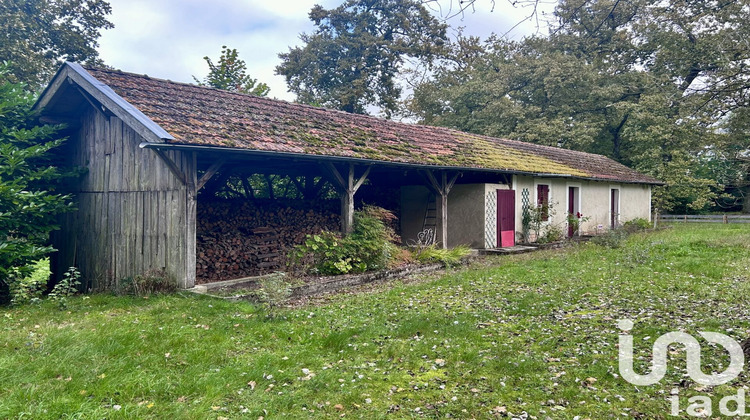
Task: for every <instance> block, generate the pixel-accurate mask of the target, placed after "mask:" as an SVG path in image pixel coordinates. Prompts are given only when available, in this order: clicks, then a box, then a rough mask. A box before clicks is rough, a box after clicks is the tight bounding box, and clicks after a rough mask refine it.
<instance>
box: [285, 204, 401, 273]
mask: <svg viewBox="0 0 750 420" xmlns="http://www.w3.org/2000/svg"><path fill="white" fill-rule="evenodd" d="M394 219H395V216H394V215H393V213H391V212H389V211H388V210H385V209H382V208H380V207H374V206H366V207H365V208H363V209H362V210H359V211H356V212H355V213H354V229H353V231H352V233H351V234H349V235H347V236H346V237H341V236H340V235H339V234H338V233H335V232H327V231H324V232H321V233H320V234H316V235H307V237H306V239H305V243H304V244H302V245H299V246H297V247H296V248H295V249H294V250H293V251H292V254H291V261H292V264H293V265H294V266H295V267H296V268H297V269H301V270H303V271H305V272H310V273H313V274H323V275H335V274H346V273H362V272H365V271H372V270H379V269H383V268H386V267H388V265H389V263H390V261H391V260H392V259H393V257H394V255H395V253H396V250H397V248H396V246H395V245H394V244H393V241H395V240H396V239H397V236H396V234H395V232H394V231H393V229H391V228H390V227H389V225H388V224H389V223H390V222H391V221H393V220H394Z"/></svg>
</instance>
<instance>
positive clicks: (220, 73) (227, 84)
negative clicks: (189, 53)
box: [193, 45, 271, 96]
mask: <svg viewBox="0 0 750 420" xmlns="http://www.w3.org/2000/svg"><path fill="white" fill-rule="evenodd" d="M203 59H204V60H206V63H207V64H208V69H209V71H208V76H206V77H205V78H204V79H203V81H201V80H198V78H196V77H195V76H193V79H194V80H195V81H196V82H197V83H198V84H199V85H201V86H210V87H213V88H216V89H223V90H228V91H230V92H240V93H251V94H253V95H257V96H267V95H268V92H269V91H270V90H271V89H270V88H269V87H268V85H267V84H265V83H258V80H257V79H253V78H252V77H250V76H249V75H248V74H247V65H245V62H244V61H243V60H240V58H239V54H238V53H237V50H236V49H229V48H227V46H226V45H224V46H222V47H221V56H220V57H219V61H218V63H217V64H214V63H213V61H211V59H210V58H209V57H203Z"/></svg>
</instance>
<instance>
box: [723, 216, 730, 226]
mask: <svg viewBox="0 0 750 420" xmlns="http://www.w3.org/2000/svg"><path fill="white" fill-rule="evenodd" d="M727 223H729V216H727V215H726V214H725V215H724V224H725V225H726V224H727Z"/></svg>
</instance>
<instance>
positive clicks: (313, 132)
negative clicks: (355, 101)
mask: <svg viewBox="0 0 750 420" xmlns="http://www.w3.org/2000/svg"><path fill="white" fill-rule="evenodd" d="M36 108H37V109H38V110H39V111H40V115H41V120H42V121H43V122H48V123H64V124H66V125H67V129H66V131H65V134H66V135H67V136H69V140H68V141H67V142H66V144H65V146H64V148H63V149H62V150H61V152H60V153H62V154H63V155H64V156H63V157H64V160H66V162H67V164H69V165H72V166H77V167H81V168H84V169H85V174H84V175H83V176H82V177H81V178H79V179H78V180H76V181H75V182H72V183H71V185H70V186H69V188H70V192H71V193H73V194H74V195H75V197H76V199H77V207H78V211H77V212H73V213H70V214H67V215H65V216H63V218H62V220H60V225H61V230H60V231H58V232H56V233H55V234H54V237H53V245H54V246H55V248H57V249H58V251H57V252H56V253H55V254H54V255H53V268H55V272H56V273H57V274H58V275H59V273H60V272H61V271H62V270H64V269H65V268H67V267H69V266H76V267H78V268H79V269H80V271H81V273H82V274H83V277H84V279H85V281H86V284H87V286H88V287H90V288H95V289H106V288H112V287H114V286H115V285H116V284H117V283H118V282H119V281H121V280H122V279H125V278H128V277H133V276H136V275H139V274H143V273H144V272H146V271H147V270H151V269H160V270H164V271H166V272H167V273H169V274H170V275H172V276H174V277H175V278H176V279H178V281H179V282H180V284H181V285H182V286H183V287H192V286H193V285H194V284H196V255H197V254H200V256H201V257H202V258H204V260H205V259H206V258H208V257H206V255H209V256H217V254H216V252H215V250H214V251H211V252H213V253H211V252H208V251H206V250H205V249H204V248H202V247H205V246H208V245H204V243H206V244H207V243H209V242H210V241H213V242H216V241H219V240H221V238H222V236H223V235H234V236H235V237H236V238H237V239H236V241H235V242H234V243H239V242H241V241H242V240H243V236H248V237H252V236H253V235H255V236H258V232H269V231H272V230H274V229H276V230H279V229H282V228H283V224H284V220H282V219H280V218H279V216H278V215H279V214H286V213H285V212H283V211H282V212H278V213H274V215H273V216H272V217H268V220H262V221H258V220H251V219H253V217H249V216H247V215H243V214H241V213H243V212H247V210H246V209H247V207H246V206H245V207H242V206H234V207H232V205H230V204H226V203H224V202H223V203H222V205H225V204H226V205H225V207H224V210H223V213H221V218H230V217H238V216H245V217H244V219H243V220H245V222H247V223H248V226H249V227H248V229H247V231H244V230H242V229H240V231H237V232H235V231H227V230H226V229H225V230H224V231H222V232H219V233H217V232H213V234H212V232H202V233H201V232H200V230H201V229H207V230H210V229H213V228H214V227H215V226H218V225H220V224H221V223H220V222H221V220H219V221H217V222H216V223H213V222H211V223H208V222H206V221H205V220H203V219H201V217H199V216H198V214H199V212H200V211H199V207H200V206H204V207H205V206H208V205H209V204H210V203H211V200H212V199H214V198H216V197H217V196H219V195H222V194H223V193H221V191H223V190H222V188H224V187H226V186H227V185H228V186H229V188H230V189H231V188H234V189H242V188H243V186H244V190H245V192H249V193H250V194H248V199H249V200H251V199H255V204H254V206H256V207H254V208H256V209H258V208H260V209H261V210H262V208H263V206H267V205H268V203H269V202H271V201H273V199H276V202H278V197H274V194H275V193H274V190H273V189H272V188H270V185H271V181H270V178H271V177H272V176H275V177H276V179H277V180H278V179H282V177H283V179H284V180H286V189H287V190H289V189H290V188H291V190H293V191H294V194H292V195H290V197H293V198H295V199H296V200H297V202H295V203H292V206H296V207H298V208H302V211H305V210H306V209H307V207H304V206H312V204H310V203H317V202H324V201H325V200H326V199H327V198H326V196H325V193H324V192H323V193H321V191H325V190H326V187H325V186H328V190H329V191H335V195H336V196H338V197H340V198H339V199H338V200H340V206H339V207H338V208H340V211H339V212H338V216H340V220H341V229H342V230H343V231H347V230H348V229H350V228H351V225H352V214H353V210H354V208H355V205H359V204H361V202H362V201H365V202H367V203H370V204H373V203H374V204H379V205H383V206H385V207H389V209H391V210H393V211H394V212H395V213H397V214H398V215H399V217H400V224H399V225H398V229H399V231H400V233H401V236H402V238H403V240H404V242H405V243H407V242H409V241H411V240H416V239H417V236H418V235H419V233H420V232H422V231H424V230H425V227H430V228H431V229H433V230H434V232H435V237H436V238H435V240H436V242H437V243H439V244H441V245H443V246H447V245H451V246H452V245H455V244H459V243H465V244H470V245H472V246H474V247H478V248H493V247H499V246H507V245H510V244H513V243H514V242H515V239H516V236H517V234H518V230H519V226H520V221H521V220H520V218H521V213H522V211H523V209H524V208H528V206H529V205H536V204H539V203H542V202H543V201H544V200H550V202H551V200H556V201H557V202H558V204H559V205H558V207H562V208H563V209H564V210H567V212H572V213H573V214H575V213H576V212H578V213H580V212H583V213H585V214H587V215H589V216H592V219H591V222H590V224H591V226H590V227H589V228H590V229H594V227H596V228H597V229H598V228H599V226H600V225H601V226H604V227H605V228H607V227H611V226H616V224H617V223H619V222H620V221H622V220H627V219H630V218H634V217H644V218H648V217H650V193H651V186H652V185H655V184H659V181H657V180H655V179H653V178H651V177H648V176H646V175H643V174H640V173H638V172H636V171H633V170H632V169H629V168H627V167H625V166H623V165H621V164H619V163H617V162H614V161H612V160H611V159H608V158H606V157H604V156H600V155H593V154H588V153H581V152H574V151H570V150H564V149H560V148H555V147H546V146H539V145H534V144H528V143H522V142H518V141H512V140H506V139H497V138H492V137H486V136H479V135H474V134H468V133H463V132H459V131H455V130H450V129H446V128H437V127H429V126H420V125H410V124H403V123H398V122H393V121H387V120H383V119H379V118H374V117H369V116H364V115H353V114H347V113H344V112H340V111H332V110H326V109H321V108H314V107H310V106H305V105H299V104H292V103H288V102H284V101H279V100H274V99H268V98H259V97H256V96H252V95H244V94H238V93H232V92H226V91H221V90H216V89H212V88H206V87H199V86H194V85H189V84H183V83H175V82H171V81H167V80H161V79H155V78H151V77H148V76H144V75H136V74H131V73H124V72H120V71H112V70H99V69H84V68H83V67H81V66H80V65H78V64H75V63H66V64H64V65H63V66H62V67H61V69H60V70H59V71H58V73H57V74H56V75H55V76H54V78H53V79H52V81H51V82H50V84H49V86H48V87H47V88H46V89H45V91H44V92H43V93H42V95H41V97H40V99H39V101H38V102H37V104H36ZM251 174H253V175H254V174H259V175H260V176H262V178H265V179H267V180H268V185H269V194H268V195H270V197H268V196H267V197H266V198H264V200H266V201H263V200H260V199H257V197H254V196H253V190H254V188H255V187H253V186H252V185H250V183H249V182H248V179H250V178H248V176H249V175H251ZM290 186H291V187H290ZM277 193H278V192H277ZM327 197H328V198H330V194H329V196H327ZM269 200H270V201H269ZM315 200H317V201H315ZM326 203H327V202H325V203H323V204H321V206H323V207H324V205H325V204H326ZM274 205H277V206H278V204H274ZM284 205H286V204H284ZM316 205H317V204H316ZM227 206H229V207H227ZM524 206H526V207H524ZM319 207H320V206H319ZM243 209H245V210H243ZM312 211H313V209H312V207H310V212H312ZM205 213H206V214H211V212H210V211H206V212H205ZM287 213H288V212H287ZM253 214H260V213H253ZM338 216H337V217H338ZM258 217H260V216H257V217H255V218H256V219H257V218H258ZM240 218H242V217H240ZM553 219H554V218H553ZM553 221H554V220H551V221H550V223H551V222H553ZM302 224H304V222H302ZM259 226H261V227H262V229H259V228H258V227H259ZM304 228H305V226H300V228H299V230H300V232H303V229H304ZM264 229H265V230H264ZM590 229H589V230H590ZM235 230H236V229H235ZM272 237H273V236H269V237H267V238H272ZM297 237H299V235H297ZM237 241H239V242H237ZM269 241H270V240H269ZM269 241H266V242H269ZM287 245H288V244H287ZM221 249H224V250H225V251H226V252H233V249H231V248H226V247H225V248H221ZM282 250H283V249H282ZM225 251H221V252H225ZM276 254H280V252H276V253H275V254H274V255H276ZM268 255H271V254H270V253H269V254H268ZM219 257H221V256H220V255H219V256H217V257H216V258H219ZM240 257H241V256H240ZM210 258H214V257H210ZM235 258H236V256H235ZM241 272H242V270H239V271H233V272H230V274H231V273H235V274H236V273H241ZM198 281H203V280H201V279H200V278H199V279H198Z"/></svg>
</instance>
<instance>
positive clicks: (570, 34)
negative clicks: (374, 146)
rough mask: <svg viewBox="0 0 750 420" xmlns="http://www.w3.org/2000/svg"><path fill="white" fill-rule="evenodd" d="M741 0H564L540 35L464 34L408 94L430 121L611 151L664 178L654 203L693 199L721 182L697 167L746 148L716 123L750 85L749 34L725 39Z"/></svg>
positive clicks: (688, 206) (746, 13) (743, 13)
mask: <svg viewBox="0 0 750 420" xmlns="http://www.w3.org/2000/svg"><path fill="white" fill-rule="evenodd" d="M740 3H741V2H684V1H679V0H673V1H668V2H659V1H656V0H633V1H628V2H623V1H617V0H564V1H561V2H560V4H559V5H558V7H557V9H556V11H555V17H556V18H557V24H556V25H555V26H554V27H553V30H552V31H551V32H550V34H549V35H548V36H546V37H532V38H528V39H525V40H523V41H521V42H510V41H506V40H503V39H499V38H491V39H489V40H487V41H485V42H483V43H482V42H480V41H479V40H476V39H470V38H468V39H467V38H463V37H460V38H459V41H458V42H456V43H454V44H453V45H452V46H451V48H448V49H447V51H448V53H447V54H446V55H445V56H444V57H442V60H441V61H440V62H439V65H438V66H437V67H436V69H435V70H434V72H433V74H434V77H433V78H431V79H430V80H428V81H427V82H424V83H421V84H419V85H418V86H417V87H416V88H415V91H414V95H413V98H412V99H411V101H410V102H409V104H408V105H409V107H410V109H411V110H412V111H413V112H414V113H415V115H416V116H417V117H418V118H420V119H421V120H422V121H424V122H426V123H428V124H438V125H445V126H450V127H455V128H458V129H462V130H468V131H472V132H478V133H483V134H490V135H495V136H508V137H512V138H516V139H519V140H524V141H530V142H535V143H540V144H546V145H550V146H560V147H565V148H571V149H576V150H582V151H588V152H594V153H601V154H605V155H608V156H610V157H612V158H614V159H616V160H618V161H620V162H622V163H624V164H627V165H630V166H632V167H635V168H637V169H639V170H641V171H644V172H646V173H650V174H652V175H655V176H657V177H659V178H661V179H663V180H665V181H667V182H668V183H669V185H668V186H667V187H665V188H661V189H658V190H657V191H656V192H655V197H660V199H659V200H655V201H656V202H655V204H658V205H657V207H660V208H662V209H676V210H681V211H686V210H690V211H697V210H701V209H704V208H706V207H707V206H708V205H710V204H711V203H712V202H713V201H714V200H715V199H716V197H717V195H718V193H719V192H721V190H722V184H721V182H720V180H718V179H716V178H714V177H711V176H709V175H707V173H708V172H707V171H705V170H703V167H704V166H705V165H706V164H707V163H709V162H711V161H712V160H713V159H715V158H716V157H718V156H728V155H732V154H733V155H734V156H742V154H741V153H740V154H738V153H737V151H736V150H733V149H732V148H733V147H735V148H736V144H737V142H736V141H733V140H730V139H729V138H728V137H727V132H728V131H726V130H725V131H724V132H722V131H721V130H720V126H721V121H722V120H723V119H726V116H727V115H728V114H738V113H739V112H740V111H741V109H743V107H747V105H748V104H747V101H748V99H747V98H748V96H750V95H748V89H749V88H750V85H748V84H747V83H746V80H747V75H748V73H747V71H746V70H744V67H743V66H746V64H743V63H746V62H747V58H748V57H749V56H750V48H749V47H748V43H746V42H745V43H743V42H728V41H727V40H737V39H740V40H741V39H746V38H747V36H746V35H747V34H745V33H746V32H747V31H748V29H747V25H743V24H742V22H745V21H747V20H748V19H750V9H748V8H747V7H745V6H743V5H742V4H740ZM467 57H468V59H467ZM743 81H744V82H743ZM735 121H738V122H739V120H738V119H735ZM735 125H737V124H735ZM734 132H735V133H740V132H742V130H741V129H738V128H735V129H734ZM709 152H710V153H709Z"/></svg>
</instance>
